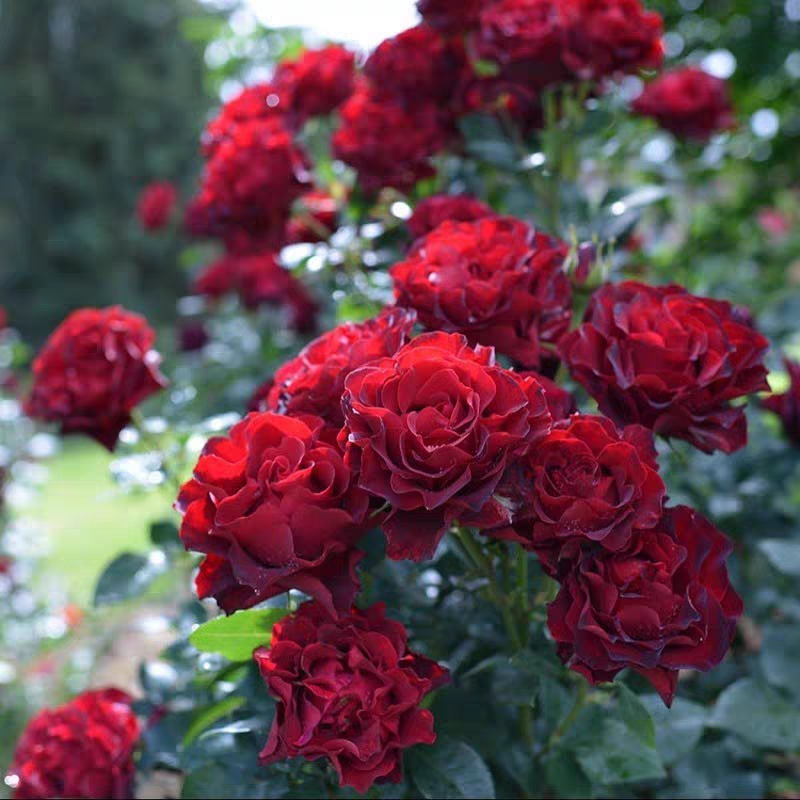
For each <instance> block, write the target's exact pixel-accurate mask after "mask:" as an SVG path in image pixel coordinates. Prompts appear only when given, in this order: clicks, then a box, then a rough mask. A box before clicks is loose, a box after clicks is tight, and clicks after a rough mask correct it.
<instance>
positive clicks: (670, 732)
mask: <svg viewBox="0 0 800 800" xmlns="http://www.w3.org/2000/svg"><path fill="white" fill-rule="evenodd" d="M639 699H640V700H641V702H642V704H643V705H644V706H645V708H646V709H647V710H648V711H649V712H650V716H651V718H652V720H653V723H654V725H655V732H656V749H657V750H658V754H659V755H660V756H661V760H662V761H663V762H664V764H666V765H667V766H670V765H672V764H674V763H675V762H677V761H680V760H681V759H682V758H684V756H687V755H688V754H689V753H691V752H692V750H694V748H695V746H696V745H697V743H698V742H699V741H700V739H701V738H702V736H703V728H704V727H705V722H706V709H705V708H704V707H703V706H701V705H698V704H697V703H692V702H691V701H689V700H684V699H683V698H680V697H679V698H677V699H676V700H675V702H674V703H673V704H672V708H667V707H666V706H665V705H664V701H663V700H662V699H661V698H660V697H659V696H658V695H656V694H648V695H645V696H644V697H640V698H639Z"/></svg>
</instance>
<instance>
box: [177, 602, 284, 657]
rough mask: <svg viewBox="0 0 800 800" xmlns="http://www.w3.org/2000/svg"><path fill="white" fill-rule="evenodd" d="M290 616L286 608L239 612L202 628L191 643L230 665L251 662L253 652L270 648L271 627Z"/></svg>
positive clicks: (196, 631) (193, 634) (213, 620)
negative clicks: (218, 655) (262, 648)
mask: <svg viewBox="0 0 800 800" xmlns="http://www.w3.org/2000/svg"><path fill="white" fill-rule="evenodd" d="M288 613H289V612H288V611H287V610H286V609H285V608H264V609H255V610H252V611H238V612H237V613H236V614H234V615H233V616H230V617H217V618H216V619H212V620H211V621H210V622H206V623H205V625H201V626H200V627H199V628H197V630H195V631H194V632H193V633H192V635H191V636H190V637H189V641H190V642H191V643H192V645H193V646H194V647H196V648H197V649H198V650H202V651H203V652H204V653H219V654H220V655H223V656H225V658H227V659H228V660H229V661H249V660H250V659H251V658H252V657H253V650H255V649H256V648H257V647H261V646H262V645H267V644H269V640H270V635H271V633H272V626H273V625H274V624H275V623H276V622H279V621H280V620H281V619H283V618H284V617H285V616H286V615H287V614H288Z"/></svg>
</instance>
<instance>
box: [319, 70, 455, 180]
mask: <svg viewBox="0 0 800 800" xmlns="http://www.w3.org/2000/svg"><path fill="white" fill-rule="evenodd" d="M340 115H341V118H342V124H341V126H340V128H339V130H337V131H336V133H335V134H334V135H333V153H334V156H335V157H336V158H338V159H339V160H341V161H344V162H345V163H346V164H349V165H350V166H351V167H352V168H353V169H355V170H356V171H357V172H358V183H359V186H361V188H362V189H363V190H364V191H365V192H367V193H375V192H377V191H379V190H380V189H382V188H384V187H387V186H390V187H393V188H395V189H397V190H398V191H401V192H405V191H408V190H410V189H412V188H413V187H414V185H415V184H416V183H417V181H419V180H421V179H422V178H430V177H432V176H433V175H435V174H436V170H435V169H434V168H433V165H432V164H431V161H430V159H431V157H432V156H433V155H435V154H436V153H438V152H439V151H440V150H442V149H443V148H444V146H445V144H446V143H447V140H448V139H449V138H450V135H451V129H450V126H449V123H448V121H447V119H446V117H445V116H444V115H443V113H442V112H441V110H440V109H439V108H438V107H437V106H436V105H435V104H433V103H419V104H416V105H415V106H414V108H413V109H410V108H405V107H404V106H403V105H402V104H401V103H400V102H399V101H398V100H397V99H395V98H394V97H393V96H391V95H389V94H387V93H385V92H381V91H379V90H377V89H371V88H369V86H368V85H367V84H364V83H362V84H361V85H360V86H359V87H358V89H357V90H356V92H355V93H354V94H353V96H352V97H351V98H350V99H349V100H348V101H347V102H346V103H345V104H344V105H343V106H342V109H341V112H340Z"/></svg>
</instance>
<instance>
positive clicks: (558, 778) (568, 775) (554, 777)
mask: <svg viewBox="0 0 800 800" xmlns="http://www.w3.org/2000/svg"><path fill="white" fill-rule="evenodd" d="M544 774H545V778H546V780H547V784H548V786H550V787H552V788H553V789H555V791H556V794H557V795H558V796H559V797H565V798H566V797H568V798H571V800H581V798H584V797H591V796H592V784H591V782H590V781H589V779H588V778H587V777H586V775H584V774H583V772H582V771H581V768H580V767H579V766H578V763H577V762H576V761H575V758H574V756H573V755H572V753H565V752H563V751H556V752H555V753H553V754H552V755H551V756H550V757H549V758H548V759H547V761H545V763H544Z"/></svg>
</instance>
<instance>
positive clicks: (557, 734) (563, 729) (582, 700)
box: [544, 681, 589, 752]
mask: <svg viewBox="0 0 800 800" xmlns="http://www.w3.org/2000/svg"><path fill="white" fill-rule="evenodd" d="M588 697H589V688H588V684H587V683H586V682H585V681H581V682H580V684H578V694H577V696H576V698H575V702H574V703H573V704H572V708H571V709H570V710H569V713H568V714H567V716H566V717H564V719H562V720H561V722H560V723H559V724H558V726H557V727H556V729H555V730H554V731H553V733H552V735H551V736H550V739H549V740H548V742H547V744H546V745H545V748H544V749H545V752H547V751H549V750H551V749H552V748H553V746H554V745H556V744H557V743H558V741H559V740H560V739H562V738H563V737H564V735H565V734H566V733H567V731H568V730H569V729H570V728H571V727H572V725H573V724H574V722H575V720H576V719H578V716H579V715H580V713H581V711H583V707H584V706H585V705H586V700H587V699H588Z"/></svg>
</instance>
